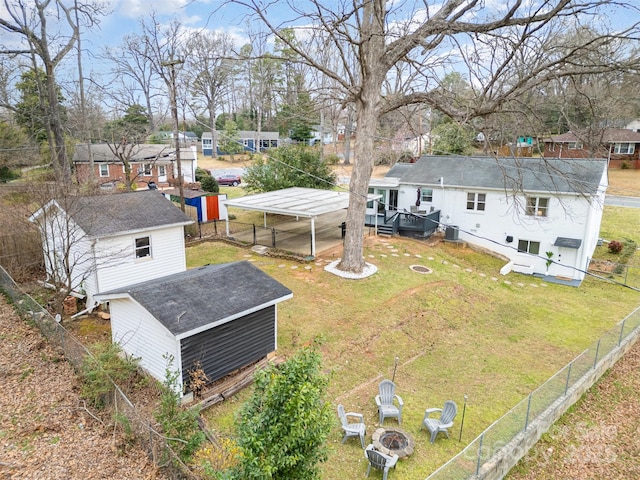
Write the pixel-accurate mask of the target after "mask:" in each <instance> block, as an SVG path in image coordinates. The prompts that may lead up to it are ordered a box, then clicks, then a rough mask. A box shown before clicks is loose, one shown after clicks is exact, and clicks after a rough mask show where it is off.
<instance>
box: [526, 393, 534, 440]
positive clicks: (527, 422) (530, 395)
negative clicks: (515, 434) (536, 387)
mask: <svg viewBox="0 0 640 480" xmlns="http://www.w3.org/2000/svg"><path fill="white" fill-rule="evenodd" d="M532 396H533V393H530V394H529V400H528V401H527V417H526V418H525V419H524V429H525V431H526V430H527V427H528V426H529V412H530V411H531V397H532Z"/></svg>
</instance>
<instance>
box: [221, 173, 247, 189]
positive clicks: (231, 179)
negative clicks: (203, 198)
mask: <svg viewBox="0 0 640 480" xmlns="http://www.w3.org/2000/svg"><path fill="white" fill-rule="evenodd" d="M216 181H217V182H218V185H231V186H232V187H237V186H238V185H240V184H241V183H242V178H240V175H234V174H233V173H225V174H224V175H220V176H218V177H216Z"/></svg>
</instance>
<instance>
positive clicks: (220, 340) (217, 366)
mask: <svg viewBox="0 0 640 480" xmlns="http://www.w3.org/2000/svg"><path fill="white" fill-rule="evenodd" d="M275 309H276V307H275V305H273V306H271V307H268V308H265V309H263V310H260V311H259V312H254V313H252V314H250V315H247V316H246V317H242V318H238V319H236V320H233V321H231V322H227V323H225V324H223V325H220V326H218V327H215V328H211V329H209V330H206V331H204V332H201V333H198V334H196V335H194V336H192V337H189V338H184V339H182V341H181V342H180V349H181V352H182V381H183V383H184V385H185V387H186V388H187V389H188V385H189V370H191V369H192V368H193V365H194V364H195V362H198V361H199V362H200V364H201V365H202V368H203V370H204V372H205V373H206V375H207V378H208V379H209V381H210V382H214V381H216V380H218V379H220V378H222V377H224V376H225V375H227V374H229V373H231V372H233V371H234V370H236V369H238V368H241V367H245V366H247V365H249V364H251V363H253V362H255V361H258V360H260V359H261V358H263V357H265V356H266V355H267V354H269V353H271V352H273V351H274V350H275V349H276V343H275V342H276V337H275V323H276V322H275V319H276V314H275V312H276V310H275Z"/></svg>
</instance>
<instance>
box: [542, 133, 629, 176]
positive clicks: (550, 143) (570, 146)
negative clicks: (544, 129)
mask: <svg viewBox="0 0 640 480" xmlns="http://www.w3.org/2000/svg"><path fill="white" fill-rule="evenodd" d="M543 156H544V157H545V158H594V157H600V158H606V159H607V160H609V168H633V169H637V168H640V133H639V132H634V131H633V130H628V129H624V128H606V129H604V130H602V131H601V132H599V133H598V134H597V135H593V133H591V135H587V134H586V132H585V133H574V132H567V133H563V134H562V135H555V136H553V137H549V138H546V139H545V140H544V153H543Z"/></svg>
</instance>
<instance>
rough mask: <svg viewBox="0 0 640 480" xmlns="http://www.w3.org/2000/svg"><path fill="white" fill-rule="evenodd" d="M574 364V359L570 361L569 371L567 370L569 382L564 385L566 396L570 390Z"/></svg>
mask: <svg viewBox="0 0 640 480" xmlns="http://www.w3.org/2000/svg"><path fill="white" fill-rule="evenodd" d="M572 365H573V360H571V361H570V362H569V371H568V372H567V383H565V385H564V396H565V397H566V396H567V392H568V391H569V379H570V378H571V366H572Z"/></svg>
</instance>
